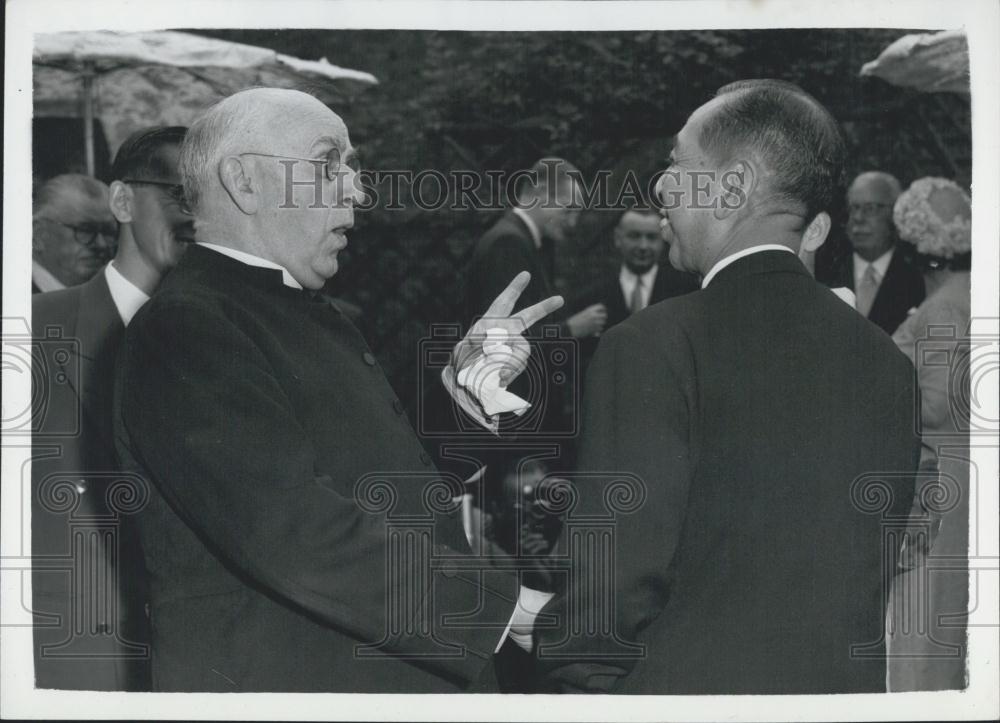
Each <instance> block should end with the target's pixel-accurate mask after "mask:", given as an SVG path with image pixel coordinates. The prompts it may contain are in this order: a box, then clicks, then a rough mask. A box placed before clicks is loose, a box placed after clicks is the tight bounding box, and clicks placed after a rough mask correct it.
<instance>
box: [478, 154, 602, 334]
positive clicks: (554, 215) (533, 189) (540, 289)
mask: <svg viewBox="0 0 1000 723" xmlns="http://www.w3.org/2000/svg"><path fill="white" fill-rule="evenodd" d="M528 174H529V175H528V176H527V177H526V179H525V182H524V184H523V186H522V188H521V189H520V192H519V194H518V205H517V206H515V207H514V208H512V209H511V210H510V211H508V212H507V213H505V214H504V215H503V216H502V217H501V218H500V220H499V221H497V222H496V223H495V224H494V225H493V226H492V227H491V228H490V229H489V230H488V231H487V232H486V233H485V234H483V236H482V238H480V239H479V240H478V241H477V242H476V246H475V249H474V250H473V253H472V262H471V263H470V265H469V268H468V272H467V279H468V280H467V282H466V283H467V293H466V301H467V304H466V315H467V317H468V318H469V319H471V318H472V317H473V316H474V315H476V314H479V313H482V310H483V309H485V308H487V306H489V303H490V302H491V301H492V300H493V299H494V298H496V295H497V294H498V293H500V291H501V290H502V289H503V282H502V281H500V280H501V279H505V278H507V279H509V278H513V276H514V275H515V274H517V273H519V272H520V271H523V270H527V271H530V272H531V283H530V284H529V285H528V288H527V289H526V290H525V292H524V303H527V304H534V303H537V302H539V301H541V300H542V299H545V298H548V297H549V296H552V294H553V293H555V292H554V289H555V278H554V276H555V243H557V242H561V241H563V240H565V239H566V238H567V237H568V236H569V235H570V234H571V233H572V232H573V229H574V228H576V222H577V218H578V217H579V213H580V186H579V183H578V181H577V180H576V178H578V174H579V171H578V170H577V169H576V167H575V166H573V165H572V164H571V163H569V162H568V161H566V160H564V159H562V158H543V159H541V160H539V161H538V162H537V163H535V165H534V166H532V167H531V169H530V170H529V172H528ZM574 176H576V178H575V177H574ZM606 318H607V313H606V309H604V308H603V307H602V306H601V305H599V304H595V305H592V306H590V307H588V308H586V309H583V310H581V311H579V312H577V313H576V314H573V315H572V316H569V317H568V318H564V317H562V316H557V317H555V318H554V319H553V321H559V322H560V323H561V325H562V326H563V327H564V333H565V334H566V335H568V336H571V337H573V338H577V339H583V338H586V337H590V336H593V335H594V334H596V333H599V332H600V331H601V329H603V328H604V322H605V320H606Z"/></svg>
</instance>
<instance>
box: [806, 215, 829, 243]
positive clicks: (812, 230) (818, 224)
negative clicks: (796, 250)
mask: <svg viewBox="0 0 1000 723" xmlns="http://www.w3.org/2000/svg"><path fill="white" fill-rule="evenodd" d="M831 225H832V222H831V221H830V214H828V213H827V212H826V211H820V212H819V213H817V214H816V218H814V219H813V220H812V221H810V222H809V225H808V226H807V227H806V230H805V231H803V232H802V251H805V252H808V253H816V251H818V250H819V247H820V246H822V245H823V242H825V241H826V237H827V236H828V235H829V234H830V226H831Z"/></svg>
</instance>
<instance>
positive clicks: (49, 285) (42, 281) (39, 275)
mask: <svg viewBox="0 0 1000 723" xmlns="http://www.w3.org/2000/svg"><path fill="white" fill-rule="evenodd" d="M31 280H32V281H33V282H34V284H35V286H37V287H38V290H39V291H42V292H44V291H59V289H65V288H66V284H64V283H63V282H61V281H60V280H59V279H57V278H56V277H55V276H53V275H52V272H51V271H49V270H48V269H47V268H45V267H44V266H42V265H41V264H40V263H38V262H37V261H35V260H34V259H32V260H31Z"/></svg>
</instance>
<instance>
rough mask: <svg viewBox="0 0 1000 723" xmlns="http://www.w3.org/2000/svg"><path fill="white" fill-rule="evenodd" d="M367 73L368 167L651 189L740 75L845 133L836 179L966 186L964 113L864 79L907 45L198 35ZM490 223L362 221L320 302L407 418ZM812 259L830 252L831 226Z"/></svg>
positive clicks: (394, 215) (408, 214)
mask: <svg viewBox="0 0 1000 723" xmlns="http://www.w3.org/2000/svg"><path fill="white" fill-rule="evenodd" d="M194 32H198V33H200V34H203V35H209V36H212V37H217V38H222V39H226V40H232V41H237V42H244V43H250V44H254V45H262V46H267V47H270V48H273V49H275V50H277V51H278V52H283V53H288V54H291V55H295V56H299V57H302V58H320V57H324V56H325V57H327V58H329V60H330V61H331V62H333V63H335V64H338V65H343V66H346V67H352V68H358V69H360V70H365V71H368V72H371V73H374V74H375V75H376V76H377V77H378V78H379V81H380V83H379V85H378V86H375V87H373V88H370V89H367V90H365V91H364V92H362V93H360V94H358V95H355V96H353V98H352V100H351V101H349V102H346V103H345V106H344V107H340V108H334V110H335V111H337V112H338V113H339V114H340V115H341V116H342V117H343V118H344V120H345V121H346V123H347V125H348V127H349V129H350V132H351V139H352V141H353V143H354V144H355V145H356V146H358V147H359V149H360V151H361V153H362V158H363V163H364V165H365V167H366V168H369V169H412V170H413V171H419V170H423V169H438V170H442V171H444V172H448V171H449V170H458V169H466V170H473V171H480V172H482V171H484V170H487V169H496V170H503V171H507V172H512V171H514V170H516V169H520V168H526V167H528V166H530V164H531V163H533V162H534V161H535V160H537V159H538V158H539V157H541V156H543V155H549V154H554V155H560V156H563V157H565V158H567V159H569V160H570V161H572V162H573V163H574V164H576V165H577V166H578V167H579V168H580V169H581V171H582V172H583V173H584V175H585V176H589V175H591V174H594V173H596V172H597V171H598V170H601V169H608V170H610V171H612V174H613V175H612V183H611V188H612V189H616V184H619V185H620V183H621V179H622V177H623V176H624V174H625V173H626V172H628V171H631V172H633V173H635V174H637V176H638V177H639V178H640V179H648V178H650V177H651V176H652V175H653V174H654V173H655V172H656V171H658V170H661V169H662V168H663V166H664V159H665V158H666V156H667V155H668V153H669V151H670V143H671V137H672V135H673V134H674V133H676V132H677V130H679V129H680V127H681V126H682V125H683V123H684V120H685V119H686V117H687V116H688V114H690V113H691V111H692V110H694V109H695V108H696V107H698V106H699V105H701V104H702V103H703V102H705V101H706V100H708V99H709V98H710V97H711V96H712V95H713V93H714V92H715V90H716V89H717V88H718V87H719V86H721V85H723V84H725V83H728V82H731V81H733V80H737V79H741V78H759V77H775V78H784V79H786V80H790V81H792V82H795V83H797V84H799V85H801V86H802V87H803V88H805V89H806V90H807V91H809V92H810V93H812V94H813V95H815V96H816V97H817V98H818V99H819V100H820V101H821V102H822V103H823V104H824V105H826V106H827V107H828V108H829V109H830V110H831V111H832V112H833V114H834V116H835V117H836V118H837V119H838V120H839V121H840V122H841V124H842V126H843V129H844V132H845V136H846V138H847V141H848V144H849V148H850V151H851V161H850V164H851V168H850V171H851V172H852V173H854V172H860V171H862V170H869V169H881V170H886V171H889V172H891V173H894V174H895V175H897V176H898V177H899V179H900V180H901V181H902V182H903V183H904V185H905V184H908V183H909V182H910V181H912V180H913V179H915V178H918V177H920V176H924V175H929V174H934V175H942V176H947V177H950V178H954V179H956V180H958V181H959V182H960V183H962V184H965V185H966V186H967V185H968V183H969V180H970V175H971V132H970V111H969V102H968V100H967V99H964V98H960V97H958V96H953V95H948V94H918V93H914V92H910V91H906V90H903V89H900V88H896V87H893V86H890V85H888V84H887V83H884V82H883V81H881V80H877V79H871V78H860V77H859V76H858V71H859V69H860V68H861V66H862V64H864V63H865V62H867V61H869V60H872V59H874V58H875V57H876V56H877V55H878V54H879V53H880V52H881V51H882V49H884V48H885V47H886V46H887V45H888V44H889V43H891V42H892V41H893V40H895V39H896V38H898V37H900V36H901V35H904V34H905V33H907V32H912V31H907V30H881V29H880V30H764V31H745V30H711V31H674V32H661V31H657V32H652V31H643V32H627V33H626V32H608V33H605V32H532V33H527V32H435V31H391V30H360V31H358V30H351V31H347V30H330V31H313V30H309V31H306V30H218V31H202V30H199V31H194ZM497 213H498V212H487V211H475V210H449V209H447V208H446V209H441V210H437V211H423V210H421V209H419V208H417V207H416V206H415V205H413V204H406V208H405V209H404V210H401V211H388V210H385V209H384V208H376V209H373V210H371V211H368V212H365V213H363V214H359V219H358V223H357V226H356V228H355V230H354V232H353V233H352V234H351V244H350V247H349V248H348V249H347V251H346V252H344V254H343V256H342V262H341V269H342V270H341V271H340V273H339V274H338V275H337V276H336V277H335V278H334V279H333V280H332V281H331V284H330V289H329V290H330V291H332V292H333V293H335V294H337V295H339V296H342V297H344V298H346V299H348V300H350V301H352V302H354V303H356V304H358V305H360V306H361V307H362V308H363V310H364V327H365V332H366V335H367V336H368V338H369V343H370V344H371V346H372V348H373V350H374V351H375V352H376V353H377V354H378V355H379V357H380V359H381V361H382V364H383V366H384V367H385V369H386V372H387V373H388V374H389V377H390V380H391V381H392V382H393V384H394V386H395V387H396V389H397V391H398V393H399V394H400V396H401V398H403V399H404V401H407V402H409V403H410V404H411V407H412V406H414V403H416V402H417V400H416V399H415V398H414V397H415V394H416V388H417V385H415V384H414V383H413V382H414V379H415V377H414V374H415V373H416V371H415V370H416V369H417V368H418V366H417V353H418V352H417V349H418V342H419V340H420V339H421V338H424V337H425V336H426V335H427V333H428V329H429V325H430V324H431V323H433V322H447V321H457V320H458V319H459V316H460V315H459V312H458V306H459V303H458V302H459V300H460V298H461V294H462V293H463V291H462V274H461V269H462V268H463V266H464V265H465V263H466V262H467V259H468V252H469V250H470V248H471V246H472V244H473V243H474V241H475V239H476V238H477V236H478V235H479V234H481V233H482V232H483V231H484V230H485V229H486V228H487V227H488V226H489V225H490V224H491V223H493V222H494V221H495V220H496V218H497ZM615 221H616V214H615V213H614V212H611V211H598V210H593V211H585V212H584V214H583V215H582V216H581V219H580V224H579V226H578V233H577V234H576V236H575V237H574V238H573V239H572V240H571V241H570V242H569V243H567V244H565V245H564V246H563V247H562V248H559V249H558V262H557V264H558V268H557V286H558V288H559V289H560V291H561V292H562V293H564V294H565V295H566V296H567V298H568V299H570V303H572V299H573V298H574V297H576V296H579V295H581V294H583V293H584V292H586V291H587V289H588V287H590V286H591V285H592V284H593V283H594V282H595V281H596V280H597V279H598V278H599V277H600V275H601V274H602V273H605V272H606V271H607V270H608V269H609V268H611V267H613V266H614V264H615V263H616V262H615V259H614V255H613V251H612V248H611V233H610V231H611V227H612V226H613V225H614V223H615ZM825 253H826V259H825V260H826V261H827V262H829V261H830V259H831V258H833V257H836V256H837V255H838V254H842V253H844V241H843V238H842V234H841V233H840V231H839V229H837V231H835V238H833V239H832V240H831V241H830V242H828V244H827V247H826V248H825Z"/></svg>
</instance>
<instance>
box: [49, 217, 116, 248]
mask: <svg viewBox="0 0 1000 723" xmlns="http://www.w3.org/2000/svg"><path fill="white" fill-rule="evenodd" d="M45 220H46V221H50V222H51V223H57V224H59V225H60V226H63V227H65V228H68V229H70V230H71V231H73V240H74V241H76V242H77V243H78V244H80V245H81V246H86V247H87V248H91V249H92V248H98V247H99V244H98V243H97V237H98V236H100V237H101V238H102V239H103V241H104V244H103V245H104V246H107V245H109V244H110V243H111V242H112V241H114V238H115V236H116V235H117V234H116V232H115V229H114V227H112V226H105V225H103V224H99V225H96V226H95V225H92V224H87V225H85V226H74V225H73V224H71V223H63V222H62V221H56V220H55V219H54V218H46V219H45Z"/></svg>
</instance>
